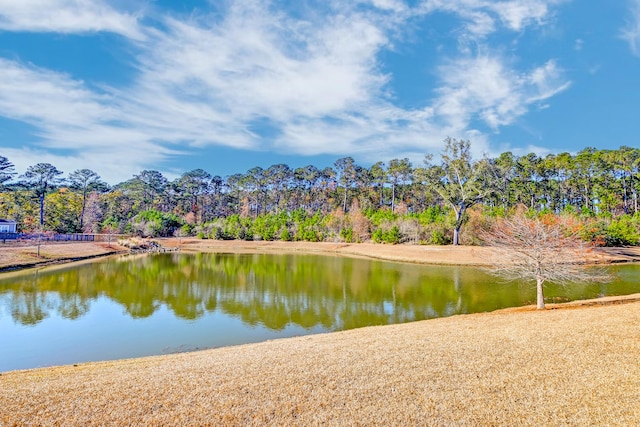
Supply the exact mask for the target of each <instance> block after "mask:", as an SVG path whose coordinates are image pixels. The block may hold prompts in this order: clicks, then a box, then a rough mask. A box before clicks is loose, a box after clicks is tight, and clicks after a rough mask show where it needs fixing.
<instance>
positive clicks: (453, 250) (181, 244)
mask: <svg viewBox="0 0 640 427" xmlns="http://www.w3.org/2000/svg"><path fill="white" fill-rule="evenodd" d="M153 240H156V241H158V242H160V243H161V244H162V245H163V246H165V247H168V248H179V249H180V251H182V252H220V253H322V254H334V255H342V256H352V257H353V256H355V257H367V258H373V259H380V260H387V261H395V262H410V263H419V264H436V265H468V266H473V265H475V266H487V265H490V264H491V262H490V260H491V258H492V249H491V248H490V247H484V246H451V245H449V246H427V245H409V244H402V245H385V244H375V243H341V242H336V243H331V242H317V243H315V242H282V241H246V240H202V239H196V238H177V237H173V238H160V239H153ZM126 252H127V249H126V248H123V247H120V246H118V244H117V243H111V244H107V243H95V242H82V243H78V242H57V243H50V242H47V243H45V244H42V245H41V246H40V256H38V255H37V254H38V248H37V246H35V245H29V244H27V245H15V244H0V272H2V271H10V270H19V269H25V268H33V267H41V266H45V265H50V264H59V263H67V262H73V261H79V260H84V259H90V258H96V257H101V256H108V255H114V254H119V253H126ZM624 262H640V247H631V248H589V249H587V250H585V263H588V264H613V263H624Z"/></svg>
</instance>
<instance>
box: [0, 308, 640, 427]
mask: <svg viewBox="0 0 640 427" xmlns="http://www.w3.org/2000/svg"><path fill="white" fill-rule="evenodd" d="M639 298H640V295H636V296H635V297H633V298H632V299H631V300H633V299H635V300H636V301H637V300H638V299H639ZM575 305H576V304H574V306H575ZM556 308H557V307H556ZM638 355H640V302H630V303H627V304H615V305H606V306H600V307H597V308H596V307H593V306H591V307H587V308H582V309H579V310H546V311H544V312H538V311H535V310H531V311H518V312H511V311H507V312H496V313H488V314H474V315H465V316H455V317H450V318H445V319H434V320H427V321H422V322H415V323H410V324H403V325H393V326H382V327H370V328H363V329H356V330H351V331H345V332H337V333H332V334H323V335H314V336H306V337H298V338H291V339H283V340H276V341H270V342H265V343H260V344H250V345H243V346H237V347H228V348H221V349H214V350H205V351H199V352H194V353H183V354H178V355H170V356H159V357H148V358H142V359H133V360H124V361H118V362H102V363H88V364H81V365H78V366H67V367H59V368H45V369H37V370H31V371H15V372H9V373H4V374H2V375H1V376H0V424H2V425H6V426H13V425H83V426H87V425H265V424H267V425H509V426H514V425H532V426H533V425H535V426H541V425H576V426H587V425H627V426H631V425H640V405H639V404H638V402H640V361H639V358H638V357H639V356H638Z"/></svg>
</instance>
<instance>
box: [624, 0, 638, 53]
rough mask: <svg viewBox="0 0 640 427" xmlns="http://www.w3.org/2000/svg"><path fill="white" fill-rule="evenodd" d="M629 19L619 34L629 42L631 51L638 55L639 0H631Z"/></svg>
mask: <svg viewBox="0 0 640 427" xmlns="http://www.w3.org/2000/svg"><path fill="white" fill-rule="evenodd" d="M629 17H630V20H629V22H628V23H627V25H626V26H625V28H624V29H623V30H622V33H621V36H622V38H623V39H624V40H626V41H627V43H629V47H630V48H631V52H633V54H634V55H638V56H640V0H631V7H630V9H629Z"/></svg>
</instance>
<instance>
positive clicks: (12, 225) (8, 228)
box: [0, 219, 18, 233]
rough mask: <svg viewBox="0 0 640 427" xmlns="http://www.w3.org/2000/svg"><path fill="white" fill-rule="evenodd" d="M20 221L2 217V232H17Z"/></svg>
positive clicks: (0, 227)
mask: <svg viewBox="0 0 640 427" xmlns="http://www.w3.org/2000/svg"><path fill="white" fill-rule="evenodd" d="M17 226H18V223H17V222H15V221H11V220H9V219H0V233H15V232H16V227H17Z"/></svg>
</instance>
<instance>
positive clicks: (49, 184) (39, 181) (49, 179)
mask: <svg viewBox="0 0 640 427" xmlns="http://www.w3.org/2000/svg"><path fill="white" fill-rule="evenodd" d="M60 175H62V172H61V171H59V170H58V169H57V168H56V167H55V166H53V165H52V164H50V163H38V164H35V165H33V166H29V168H28V169H27V171H26V172H25V173H24V175H22V178H23V179H24V180H25V182H26V184H27V186H28V187H29V188H31V189H32V191H33V192H34V194H35V196H36V197H37V198H38V200H39V202H40V227H41V228H42V226H43V225H44V198H45V196H46V195H47V193H48V192H49V191H51V190H52V189H53V188H54V187H55V186H56V185H57V184H59V183H60V182H61V179H60V178H59V176H60Z"/></svg>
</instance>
